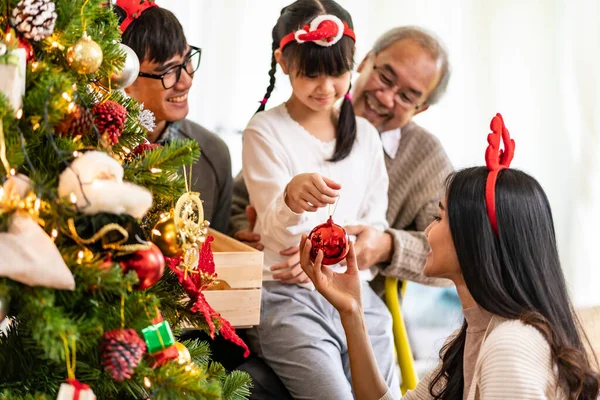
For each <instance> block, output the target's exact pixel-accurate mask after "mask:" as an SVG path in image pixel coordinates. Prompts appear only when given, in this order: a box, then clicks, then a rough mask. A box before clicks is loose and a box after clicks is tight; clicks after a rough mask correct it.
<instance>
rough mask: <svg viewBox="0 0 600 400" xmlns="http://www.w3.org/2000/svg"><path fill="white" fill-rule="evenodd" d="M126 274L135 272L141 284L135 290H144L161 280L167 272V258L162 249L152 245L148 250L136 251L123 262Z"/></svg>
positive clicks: (122, 265)
mask: <svg viewBox="0 0 600 400" xmlns="http://www.w3.org/2000/svg"><path fill="white" fill-rule="evenodd" d="M121 267H122V268H123V270H124V272H129V271H130V270H134V271H135V272H136V273H137V275H138V278H139V280H140V282H139V283H138V284H137V285H136V286H135V289H138V290H144V289H148V288H149V287H151V286H153V285H154V284H155V283H156V282H158V281H159V280H160V277H161V276H162V274H163V273H164V272H165V258H164V256H163V254H162V253H161V251H160V249H159V248H158V247H157V246H156V245H155V244H154V243H152V244H151V246H150V248H149V249H148V250H140V251H136V252H135V253H133V254H132V255H130V256H128V257H127V258H126V259H125V260H123V261H121Z"/></svg>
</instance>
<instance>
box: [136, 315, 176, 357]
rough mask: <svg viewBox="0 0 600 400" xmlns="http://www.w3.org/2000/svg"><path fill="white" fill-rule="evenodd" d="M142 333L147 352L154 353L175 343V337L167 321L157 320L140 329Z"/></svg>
mask: <svg viewBox="0 0 600 400" xmlns="http://www.w3.org/2000/svg"><path fill="white" fill-rule="evenodd" d="M142 335H143V336H144V340H145V341H146V346H147V347H148V353H149V354H152V353H156V352H158V351H161V350H164V349H166V348H167V347H169V346H171V345H173V344H174V343H175V337H173V332H171V327H170V326H169V323H168V322H167V321H162V322H159V323H158V324H156V325H151V326H149V327H147V328H144V329H142Z"/></svg>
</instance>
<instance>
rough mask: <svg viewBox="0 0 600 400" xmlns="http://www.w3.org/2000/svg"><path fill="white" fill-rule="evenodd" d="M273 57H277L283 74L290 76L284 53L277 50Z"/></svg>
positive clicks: (276, 59)
mask: <svg viewBox="0 0 600 400" xmlns="http://www.w3.org/2000/svg"><path fill="white" fill-rule="evenodd" d="M273 55H274V56H275V61H277V64H279V65H280V66H281V70H282V71H283V73H284V74H286V75H288V74H289V70H288V66H287V63H286V62H285V57H284V56H283V52H282V51H281V50H280V49H277V50H275V51H274V52H273Z"/></svg>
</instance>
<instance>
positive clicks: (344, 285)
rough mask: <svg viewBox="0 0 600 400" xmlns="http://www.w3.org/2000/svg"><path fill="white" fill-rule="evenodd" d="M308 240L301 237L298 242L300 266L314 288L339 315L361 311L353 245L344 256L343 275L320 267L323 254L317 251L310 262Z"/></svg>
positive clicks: (325, 267)
mask: <svg viewBox="0 0 600 400" xmlns="http://www.w3.org/2000/svg"><path fill="white" fill-rule="evenodd" d="M310 248H311V243H310V240H308V239H307V237H306V235H302V239H301V240H300V265H301V266H302V269H303V270H304V272H305V273H306V275H308V277H309V278H310V280H311V281H312V282H313V283H314V285H315V288H316V289H317V290H318V291H319V293H321V294H322V295H323V297H325V298H326V299H327V301H329V302H330V303H331V304H332V305H333V306H334V307H335V308H336V309H337V310H338V311H339V313H340V314H352V313H355V312H356V311H358V310H360V309H361V297H360V279H359V271H358V267H357V264H356V254H355V253H354V244H353V243H352V242H350V250H349V251H348V255H347V256H346V263H347V269H346V272H344V273H343V274H340V273H337V272H334V271H332V270H331V269H330V268H328V267H327V266H323V265H321V262H322V261H323V252H322V251H321V250H319V253H318V254H317V258H316V259H315V261H314V263H313V262H312V261H310Z"/></svg>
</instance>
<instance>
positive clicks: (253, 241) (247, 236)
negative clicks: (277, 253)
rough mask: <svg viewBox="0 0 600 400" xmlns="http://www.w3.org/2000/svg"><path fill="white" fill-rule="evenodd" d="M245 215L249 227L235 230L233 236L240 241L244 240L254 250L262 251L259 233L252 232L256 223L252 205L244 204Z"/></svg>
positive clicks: (254, 210)
mask: <svg viewBox="0 0 600 400" xmlns="http://www.w3.org/2000/svg"><path fill="white" fill-rule="evenodd" d="M246 216H247V217H248V222H249V223H250V227H249V228H248V229H243V230H241V231H238V232H236V233H235V234H234V235H233V237H234V238H235V239H237V240H239V241H240V242H244V243H245V244H247V245H248V246H251V247H254V248H255V249H256V250H261V251H262V250H263V249H264V248H265V246H263V245H262V243H261V242H260V235H259V234H258V233H254V232H252V231H253V230H254V225H255V224H256V209H255V208H254V206H246Z"/></svg>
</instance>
